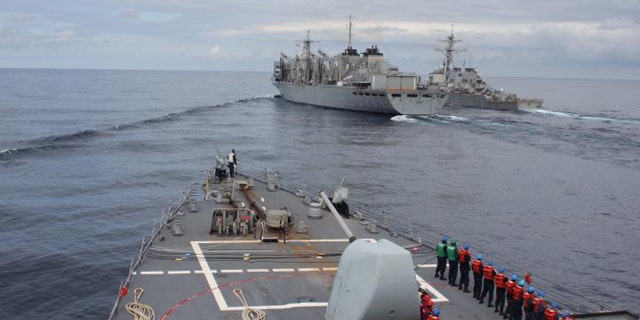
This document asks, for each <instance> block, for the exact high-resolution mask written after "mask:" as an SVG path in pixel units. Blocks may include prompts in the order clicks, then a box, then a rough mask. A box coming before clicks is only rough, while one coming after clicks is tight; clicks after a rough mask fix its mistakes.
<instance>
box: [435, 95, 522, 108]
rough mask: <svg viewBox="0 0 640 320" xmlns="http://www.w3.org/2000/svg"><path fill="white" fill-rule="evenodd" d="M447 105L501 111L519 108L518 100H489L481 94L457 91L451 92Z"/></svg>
mask: <svg viewBox="0 0 640 320" xmlns="http://www.w3.org/2000/svg"><path fill="white" fill-rule="evenodd" d="M447 105H448V106H453V107H465V108H477V109H492V110H501V111H516V110H518V103H517V102H516V101H489V100H487V98H485V97H484V96H481V95H474V94H467V93H455V92H454V93H450V94H449V100H448V102H447Z"/></svg>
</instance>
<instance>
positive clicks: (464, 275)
mask: <svg viewBox="0 0 640 320" xmlns="http://www.w3.org/2000/svg"><path fill="white" fill-rule="evenodd" d="M458 257H459V258H460V285H459V286H458V290H462V288H464V291H463V292H469V270H470V269H471V265H470V264H469V262H471V253H469V245H468V244H465V245H464V247H462V249H458Z"/></svg>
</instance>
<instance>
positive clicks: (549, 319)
mask: <svg viewBox="0 0 640 320" xmlns="http://www.w3.org/2000/svg"><path fill="white" fill-rule="evenodd" d="M557 316H558V311H556V309H553V308H549V309H547V310H545V311H544V320H556V317H557Z"/></svg>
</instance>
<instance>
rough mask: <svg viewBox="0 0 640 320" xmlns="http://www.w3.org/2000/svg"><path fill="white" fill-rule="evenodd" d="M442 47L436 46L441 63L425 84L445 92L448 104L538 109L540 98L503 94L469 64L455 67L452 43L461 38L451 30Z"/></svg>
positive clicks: (454, 48)
mask: <svg viewBox="0 0 640 320" xmlns="http://www.w3.org/2000/svg"><path fill="white" fill-rule="evenodd" d="M440 41H442V42H444V44H445V45H444V48H436V50H437V51H439V52H442V53H443V61H442V66H441V67H439V68H437V69H435V70H434V71H433V72H431V73H430V74H429V79H428V83H427V87H430V88H438V90H439V91H441V92H445V93H447V94H449V96H450V98H449V100H448V102H447V105H449V106H455V107H469V108H481V109H496V110H519V109H531V108H540V107H541V106H542V100H541V99H522V98H519V97H518V96H517V95H516V94H515V93H507V92H504V91H503V90H502V89H500V90H498V89H494V88H492V87H491V86H490V85H489V84H488V83H487V82H486V81H485V80H484V78H483V77H482V76H481V75H480V74H479V73H478V71H477V70H476V69H475V68H472V67H458V66H455V65H454V60H453V56H454V53H457V52H460V51H462V50H461V49H457V48H456V47H455V44H456V43H458V42H460V41H461V40H457V39H455V37H454V35H453V30H451V34H449V36H448V37H447V38H446V39H445V40H440Z"/></svg>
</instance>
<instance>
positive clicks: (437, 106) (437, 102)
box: [273, 81, 448, 115]
mask: <svg viewBox="0 0 640 320" xmlns="http://www.w3.org/2000/svg"><path fill="white" fill-rule="evenodd" d="M273 85H274V86H275V87H276V88H277V89H278V91H280V95H281V97H282V98H283V99H285V100H288V101H291V102H296V103H302V104H308V105H314V106H321V107H327V108H334V109H342V110H351V111H359V112H370V113H378V114H391V115H399V114H405V115H424V114H435V113H438V112H439V111H440V110H441V109H442V108H443V107H444V105H445V104H446V102H447V99H448V95H445V94H429V93H427V92H426V91H421V90H416V91H410V92H391V91H385V90H367V89H356V88H355V87H350V86H337V85H303V84H294V83H289V82H278V81H274V82H273Z"/></svg>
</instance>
